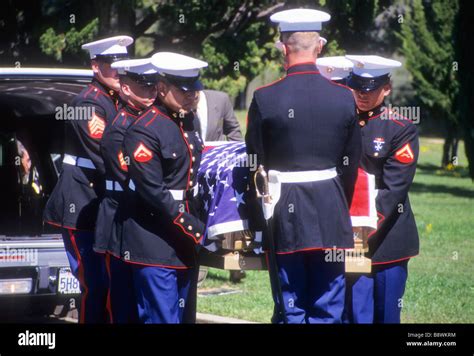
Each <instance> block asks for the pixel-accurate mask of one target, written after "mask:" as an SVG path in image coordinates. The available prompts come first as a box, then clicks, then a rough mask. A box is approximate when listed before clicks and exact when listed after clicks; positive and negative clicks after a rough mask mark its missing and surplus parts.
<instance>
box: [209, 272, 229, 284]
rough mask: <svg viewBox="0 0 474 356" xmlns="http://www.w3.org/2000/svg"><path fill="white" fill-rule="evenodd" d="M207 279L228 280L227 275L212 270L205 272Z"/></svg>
mask: <svg viewBox="0 0 474 356" xmlns="http://www.w3.org/2000/svg"><path fill="white" fill-rule="evenodd" d="M206 278H207V279H212V280H213V281H222V282H229V277H228V276H227V277H225V276H221V275H219V274H217V273H214V272H212V271H209V273H208V274H207V277H206Z"/></svg>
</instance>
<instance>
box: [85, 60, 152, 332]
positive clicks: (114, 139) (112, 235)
mask: <svg viewBox="0 0 474 356" xmlns="http://www.w3.org/2000/svg"><path fill="white" fill-rule="evenodd" d="M112 68H115V69H117V70H118V73H119V77H120V86H121V89H120V99H121V101H122V103H123V107H122V109H121V110H120V111H119V112H118V113H117V116H115V118H114V119H113V120H112V121H111V122H110V123H109V124H108V125H107V127H106V128H105V131H104V135H103V137H102V141H101V153H102V157H103V159H104V166H105V179H106V182H105V183H106V192H105V197H104V199H103V200H102V202H101V203H100V206H99V212H98V216H97V225H96V230H95V243H94V250H95V251H96V252H98V253H107V255H106V266H107V271H108V273H109V296H110V298H109V299H110V309H111V320H112V322H113V323H134V322H138V314H137V309H136V303H135V294H134V293H133V279H132V268H131V266H130V264H128V263H125V262H123V261H122V260H121V259H120V249H121V243H122V235H121V231H122V228H121V225H120V219H119V218H117V219H116V218H115V216H116V213H117V210H118V207H119V205H121V204H123V205H126V204H127V199H126V193H125V190H126V189H127V187H128V177H127V172H128V164H127V163H128V162H127V161H126V160H125V157H124V155H123V149H122V143H123V139H124V137H125V133H126V131H127V129H128V127H129V126H130V125H131V124H132V123H133V122H134V121H135V120H136V119H137V118H138V117H139V116H140V115H142V114H143V112H144V111H146V109H147V108H148V107H150V106H151V105H152V104H153V102H154V101H155V99H156V93H157V90H156V81H157V75H156V73H157V71H156V68H155V67H154V66H153V65H152V64H151V58H144V59H130V60H123V61H118V62H115V63H113V64H112Z"/></svg>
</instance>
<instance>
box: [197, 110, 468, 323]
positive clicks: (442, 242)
mask: <svg viewBox="0 0 474 356" xmlns="http://www.w3.org/2000/svg"><path fill="white" fill-rule="evenodd" d="M237 116H238V118H239V121H240V122H241V124H244V122H245V113H242V112H237ZM243 128H244V126H243ZM441 150H442V144H441V143H440V142H438V140H431V139H424V138H422V139H421V151H420V159H419V165H418V170H417V173H416V177H415V182H414V184H413V186H412V189H411V193H410V199H411V202H412V207H413V211H414V214H415V217H416V221H417V224H418V231H419V234H420V241H421V242H420V244H421V247H420V255H419V256H418V257H416V258H413V259H412V260H411V261H410V264H409V275H408V282H407V287H406V293H405V296H404V300H403V312H402V322H405V323H474V184H473V183H472V182H471V180H470V179H469V178H468V177H467V170H466V165H467V161H466V157H465V155H464V146H463V145H460V147H459V155H460V157H459V161H458V163H459V165H458V166H457V167H456V168H455V169H454V170H453V171H444V170H443V171H442V170H439V168H438V165H439V162H440V160H441ZM222 287H228V288H232V289H238V290H239V291H240V292H239V293H237V294H230V295H221V296H218V295H215V296H206V297H199V298H198V311H199V312H202V313H211V314H217V315H223V316H230V317H234V318H241V319H246V320H253V321H258V322H269V321H270V318H271V314H272V308H273V302H272V299H271V295H270V284H269V280H268V274H267V272H265V271H249V272H247V278H245V279H244V280H243V282H242V283H239V284H232V283H230V282H229V272H227V271H222V270H217V269H210V271H209V274H208V277H207V279H206V281H205V282H204V284H203V286H202V288H203V289H209V288H222Z"/></svg>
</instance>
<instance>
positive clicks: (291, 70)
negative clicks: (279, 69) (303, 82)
mask: <svg viewBox="0 0 474 356" xmlns="http://www.w3.org/2000/svg"><path fill="white" fill-rule="evenodd" d="M301 72H317V73H319V71H318V67H316V63H314V62H302V63H297V64H293V65H292V66H290V67H288V69H287V70H286V74H287V75H288V74H295V73H301Z"/></svg>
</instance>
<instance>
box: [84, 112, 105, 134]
mask: <svg viewBox="0 0 474 356" xmlns="http://www.w3.org/2000/svg"><path fill="white" fill-rule="evenodd" d="M87 127H88V128H89V135H90V137H92V138H96V139H100V138H102V135H103V133H104V130H105V120H104V119H102V118H100V117H99V116H97V115H95V114H94V116H92V119H90V120H89V122H88V123H87Z"/></svg>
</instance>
